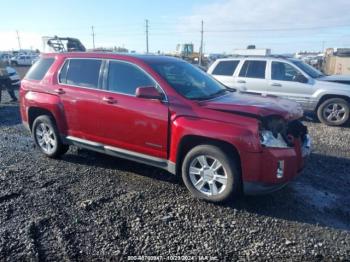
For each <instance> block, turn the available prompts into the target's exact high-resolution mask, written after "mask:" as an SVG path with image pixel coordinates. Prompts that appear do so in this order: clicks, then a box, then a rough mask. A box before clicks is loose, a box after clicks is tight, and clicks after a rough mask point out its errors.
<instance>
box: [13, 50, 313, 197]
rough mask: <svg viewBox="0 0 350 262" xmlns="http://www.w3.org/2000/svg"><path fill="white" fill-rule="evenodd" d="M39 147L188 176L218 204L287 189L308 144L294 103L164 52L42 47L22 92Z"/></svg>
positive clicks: (192, 186)
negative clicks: (86, 152)
mask: <svg viewBox="0 0 350 262" xmlns="http://www.w3.org/2000/svg"><path fill="white" fill-rule="evenodd" d="M20 105H21V107H20V108H21V115H22V120H23V123H24V125H25V126H26V127H27V129H28V130H30V132H31V133H32V134H33V137H34V140H35V143H36V144H37V146H38V148H39V149H40V150H41V151H42V153H44V154H45V155H46V156H48V157H59V156H60V155H62V154H64V153H65V152H66V151H67V150H68V147H69V145H77V146H78V147H82V148H87V149H91V150H94V151H97V152H102V153H106V154H109V155H112V156H117V157H121V158H125V159H129V160H134V161H137V162H140V163H145V164H148V165H152V166H155V167H159V168H163V169H165V170H167V171H169V172H170V173H172V174H176V175H179V174H182V179H183V181H184V183H185V185H186V186H187V188H188V189H189V191H190V192H191V193H192V194H193V195H194V196H196V197H198V198H201V199H206V200H208V201H213V202H218V201H223V200H226V199H228V198H229V197H230V196H232V195H233V194H235V193H238V192H240V191H241V190H243V192H244V193H246V194H253V193H262V192H269V191H272V190H276V189H278V188H281V187H282V186H284V185H285V184H286V183H288V182H289V181H290V180H292V179H293V178H294V177H295V176H296V175H297V174H298V172H299V171H300V170H301V169H302V168H303V166H304V163H305V160H306V158H307V156H308V155H309V151H310V139H309V136H308V134H307V128H306V127H305V126H304V125H303V124H302V123H301V122H300V121H299V120H298V119H299V118H300V117H302V115H303V111H302V109H301V107H300V105H298V104H297V103H295V102H293V101H290V100H284V99H281V98H274V97H262V96H257V95H247V94H241V93H238V92H233V91H232V90H230V89H227V88H226V87H224V86H223V85H222V84H220V83H219V82H218V81H216V80H214V79H213V78H211V77H210V76H209V75H208V74H206V73H205V72H203V71H201V70H200V69H198V68H196V67H195V66H193V65H191V64H189V63H187V62H185V61H183V60H179V59H177V58H173V57H166V56H147V55H121V54H110V53H61V54H44V55H42V57H41V58H40V60H39V61H38V62H37V63H35V64H34V65H33V66H32V68H31V69H30V70H29V71H28V73H27V75H26V76H25V78H24V80H22V83H21V89H20Z"/></svg>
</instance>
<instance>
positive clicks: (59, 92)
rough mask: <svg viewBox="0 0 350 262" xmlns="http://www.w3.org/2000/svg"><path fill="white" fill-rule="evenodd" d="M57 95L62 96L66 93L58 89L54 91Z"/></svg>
mask: <svg viewBox="0 0 350 262" xmlns="http://www.w3.org/2000/svg"><path fill="white" fill-rule="evenodd" d="M53 91H54V92H55V93H56V94H59V95H62V94H64V93H66V92H65V91H64V90H63V89H62V88H58V89H55V90H53Z"/></svg>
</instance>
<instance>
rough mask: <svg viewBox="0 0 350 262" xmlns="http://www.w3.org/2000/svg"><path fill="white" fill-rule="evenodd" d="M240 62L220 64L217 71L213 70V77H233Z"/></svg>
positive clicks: (223, 62)
mask: <svg viewBox="0 0 350 262" xmlns="http://www.w3.org/2000/svg"><path fill="white" fill-rule="evenodd" d="M238 64H239V61H238V60H236V61H221V62H219V63H218V64H217V65H216V67H215V69H214V70H213V73H212V74H213V75H222V76H232V75H233V73H234V72H235V70H236V68H237V65H238Z"/></svg>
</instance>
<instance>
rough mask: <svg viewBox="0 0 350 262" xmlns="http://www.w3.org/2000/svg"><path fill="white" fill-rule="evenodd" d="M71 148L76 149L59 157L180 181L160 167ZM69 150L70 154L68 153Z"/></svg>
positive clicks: (75, 162) (77, 162)
mask: <svg viewBox="0 0 350 262" xmlns="http://www.w3.org/2000/svg"><path fill="white" fill-rule="evenodd" d="M73 150H74V151H75V150H76V152H74V151H73V152H72V151H68V153H67V154H65V155H63V156H62V157H61V159H62V160H64V161H66V162H70V163H74V164H80V165H88V166H93V167H100V168H105V169H111V170H118V171H121V172H132V173H135V174H137V175H141V176H146V177H149V178H152V179H155V180H160V181H165V182H170V183H174V184H177V183H179V182H180V180H179V179H178V177H176V176H175V175H172V174H170V173H169V172H167V171H165V170H162V169H160V168H156V167H152V166H149V165H145V164H141V163H137V162H134V161H130V160H126V159H122V158H118V157H113V156H109V155H106V154H102V153H98V152H94V151H90V150H86V149H80V148H75V147H73ZM70 152H71V153H72V154H70Z"/></svg>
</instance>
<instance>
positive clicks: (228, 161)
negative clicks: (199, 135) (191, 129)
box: [182, 145, 241, 202]
mask: <svg viewBox="0 0 350 262" xmlns="http://www.w3.org/2000/svg"><path fill="white" fill-rule="evenodd" d="M238 170H239V169H238V168H237V164H236V162H235V161H234V159H233V158H232V157H229V156H228V155H227V154H226V153H225V152H224V151H223V150H222V149H220V148H219V147H216V146H213V145H199V146H196V147H194V148H193V149H192V150H190V151H189V152H188V153H187V155H186V156H185V158H184V160H183V163H182V179H183V181H184V183H185V185H186V187H187V188H188V190H189V191H190V192H191V193H192V195H193V196H194V197H196V198H199V199H204V200H207V201H210V202H223V201H227V200H228V199H230V198H231V197H232V196H233V195H234V194H236V193H238V192H239V188H240V184H241V175H240V172H239V171H238Z"/></svg>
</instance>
